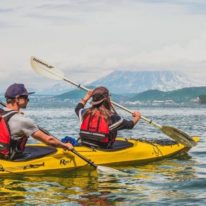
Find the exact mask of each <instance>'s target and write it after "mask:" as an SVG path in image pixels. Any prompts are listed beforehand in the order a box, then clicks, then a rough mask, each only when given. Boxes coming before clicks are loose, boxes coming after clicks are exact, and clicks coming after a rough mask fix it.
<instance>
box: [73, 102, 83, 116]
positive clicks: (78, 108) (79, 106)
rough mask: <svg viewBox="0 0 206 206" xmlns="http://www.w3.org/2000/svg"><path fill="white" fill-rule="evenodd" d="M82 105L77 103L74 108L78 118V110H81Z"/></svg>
mask: <svg viewBox="0 0 206 206" xmlns="http://www.w3.org/2000/svg"><path fill="white" fill-rule="evenodd" d="M83 108H84V105H83V104H82V103H78V104H77V106H76V107H75V113H76V115H77V116H78V117H79V111H80V109H83Z"/></svg>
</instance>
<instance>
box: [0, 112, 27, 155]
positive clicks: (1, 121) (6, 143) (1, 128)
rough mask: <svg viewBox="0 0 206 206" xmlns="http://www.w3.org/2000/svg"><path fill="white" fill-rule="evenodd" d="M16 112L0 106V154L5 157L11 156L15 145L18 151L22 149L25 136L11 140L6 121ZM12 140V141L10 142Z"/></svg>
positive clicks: (25, 139)
mask: <svg viewBox="0 0 206 206" xmlns="http://www.w3.org/2000/svg"><path fill="white" fill-rule="evenodd" d="M16 113H18V112H17V111H4V110H3V109H1V108H0V154H1V155H3V156H4V157H5V158H9V157H10V156H13V155H14V153H15V151H13V149H14V148H15V147H17V148H18V150H20V151H24V149H25V144H26V141H27V138H21V139H20V140H17V141H13V140H11V134H10V128H9V125H8V121H9V120H10V118H11V117H12V116H13V115H15V114H16ZM12 141H13V142H12Z"/></svg>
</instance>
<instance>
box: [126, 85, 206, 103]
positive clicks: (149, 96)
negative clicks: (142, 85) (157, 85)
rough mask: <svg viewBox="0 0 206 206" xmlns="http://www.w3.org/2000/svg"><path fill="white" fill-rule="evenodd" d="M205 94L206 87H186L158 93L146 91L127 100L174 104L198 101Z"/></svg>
mask: <svg viewBox="0 0 206 206" xmlns="http://www.w3.org/2000/svg"><path fill="white" fill-rule="evenodd" d="M205 93H206V87H188V88H182V89H178V90H173V91H168V92H164V91H159V90H148V91H145V92H142V93H139V94H137V95H135V96H133V97H132V98H130V99H129V101H131V102H135V101H142V102H146V101H154V100H156V101H167V100H172V101H173V102H176V103H181V102H189V101H192V100H195V99H198V98H199V96H200V95H202V94H205Z"/></svg>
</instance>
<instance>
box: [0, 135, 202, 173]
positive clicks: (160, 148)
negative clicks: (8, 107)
mask: <svg viewBox="0 0 206 206" xmlns="http://www.w3.org/2000/svg"><path fill="white" fill-rule="evenodd" d="M193 139H194V141H195V142H198V141H199V138H198V137H193ZM75 150H76V151H77V152H79V153H80V154H81V155H83V156H85V157H86V158H88V159H89V160H91V161H92V162H94V163H95V164H97V165H119V166H121V165H123V164H131V163H133V164H134V163H135V164H138V163H139V164H140V163H141V164H144V163H148V162H151V161H156V160H160V159H163V158H166V157H171V156H174V155H176V154H181V153H182V152H187V151H188V150H189V148H186V147H185V146H183V145H182V144H177V143H176V142H174V141H171V140H153V141H149V140H139V139H124V138H117V140H116V142H115V144H114V147H113V148H112V149H108V150H104V149H96V148H90V147H86V146H76V147H75ZM86 165H87V163H86V162H85V161H84V160H82V159H80V158H79V157H78V156H76V155H75V154H73V153H72V152H70V151H64V150H63V149H56V148H51V147H48V146H45V145H42V144H35V145H28V146H27V147H26V150H25V153H24V155H23V156H22V157H20V158H19V159H17V160H15V161H8V160H0V175H5V174H18V173H26V174H27V173H28V174H37V173H41V172H52V171H54V172H55V171H60V170H68V169H76V168H80V167H83V166H86Z"/></svg>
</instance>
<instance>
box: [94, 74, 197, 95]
mask: <svg viewBox="0 0 206 206" xmlns="http://www.w3.org/2000/svg"><path fill="white" fill-rule="evenodd" d="M196 84H197V83H196V82H194V81H193V80H190V79H189V78H188V77H186V75H185V74H183V73H180V72H174V71H114V72H112V73H111V74H108V75H107V76H105V77H103V78H100V79H99V80H97V81H94V82H92V83H91V84H90V85H93V86H100V85H102V86H106V87H108V88H109V90H110V91H111V92H113V93H116V94H120V93H140V92H144V91H147V90H152V89H153V90H154V89H157V90H161V91H170V90H175V89H180V88H184V87H192V86H197V85H196Z"/></svg>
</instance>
